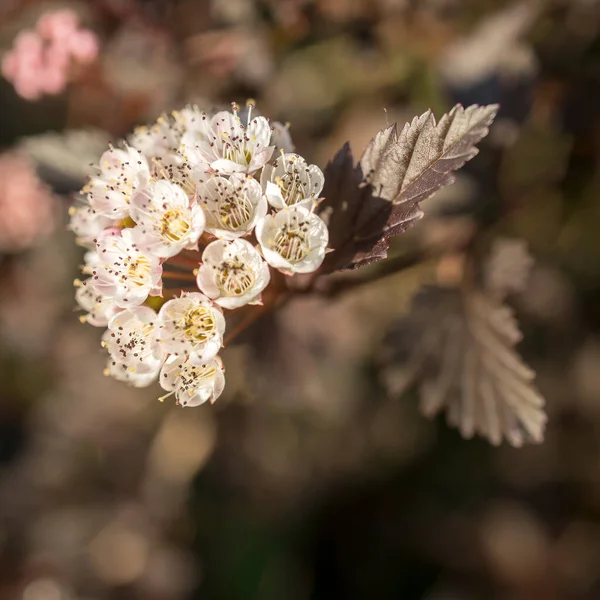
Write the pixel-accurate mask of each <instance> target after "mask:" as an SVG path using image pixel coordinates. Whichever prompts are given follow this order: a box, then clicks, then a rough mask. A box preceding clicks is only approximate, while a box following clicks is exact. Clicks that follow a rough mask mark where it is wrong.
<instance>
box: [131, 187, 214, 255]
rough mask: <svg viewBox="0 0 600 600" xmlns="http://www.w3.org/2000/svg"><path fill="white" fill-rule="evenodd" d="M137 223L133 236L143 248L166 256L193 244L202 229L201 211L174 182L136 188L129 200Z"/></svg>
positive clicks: (202, 217) (132, 216)
mask: <svg viewBox="0 0 600 600" xmlns="http://www.w3.org/2000/svg"><path fill="white" fill-rule="evenodd" d="M131 218H132V219H133V220H134V221H135V222H136V223H137V226H136V227H134V229H133V233H132V235H133V237H134V239H135V241H136V243H137V244H138V245H139V247H140V248H142V249H143V250H147V251H148V252H151V253H152V254H154V255H155V256H159V257H161V258H167V257H169V256H175V255H176V254H179V252H180V251H181V250H183V249H184V248H187V247H188V246H192V245H194V244H195V243H196V242H197V241H198V238H199V237H200V236H201V235H202V232H203V231H204V222H205V219H204V213H203V212H202V209H201V208H200V206H198V205H197V204H196V203H191V202H190V199H189V198H188V196H187V194H186V193H185V192H184V191H183V190H182V189H181V188H180V187H179V186H178V185H175V184H174V183H170V182H168V181H164V180H162V181H157V182H156V183H151V184H149V185H148V186H146V187H145V188H143V189H141V190H138V191H137V192H136V193H135V194H134V195H133V198H132V201H131Z"/></svg>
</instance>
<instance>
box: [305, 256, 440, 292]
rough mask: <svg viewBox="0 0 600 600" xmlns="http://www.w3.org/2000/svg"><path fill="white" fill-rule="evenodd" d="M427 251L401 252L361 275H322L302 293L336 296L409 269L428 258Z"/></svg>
mask: <svg viewBox="0 0 600 600" xmlns="http://www.w3.org/2000/svg"><path fill="white" fill-rule="evenodd" d="M428 257H429V256H428V254H427V252H425V251H423V250H421V251H417V252H413V253H408V254H402V255H400V256H396V257H395V258H388V259H387V260H385V261H383V262H382V263H381V267H380V268H379V269H377V270H373V271H371V272H368V273H367V274H366V275H364V276H363V277H345V278H343V279H342V278H332V277H323V278H321V279H317V280H316V281H315V283H314V284H313V285H312V286H311V287H309V288H308V289H306V290H303V291H302V293H304V294H309V293H314V294H318V295H320V296H324V297H325V298H337V296H339V295H341V294H344V293H345V292H348V291H350V290H353V289H355V288H357V287H361V286H363V285H367V284H369V283H373V282H375V281H379V280H380V279H384V278H385V277H389V276H391V275H395V274H396V273H400V272H401V271H404V270H406V269H410V268H411V267H414V266H415V265H418V264H419V263H422V262H423V261H424V260H426V259H427V258H428Z"/></svg>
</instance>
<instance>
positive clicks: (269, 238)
mask: <svg viewBox="0 0 600 600" xmlns="http://www.w3.org/2000/svg"><path fill="white" fill-rule="evenodd" d="M256 239H257V240H258V242H259V243H260V246H261V249H262V253H263V256H264V257H265V260H266V261H267V262H268V263H269V264H270V265H271V266H272V267H275V268H276V269H279V270H280V271H282V272H283V273H286V274H287V275H291V274H293V273H311V272H313V271H316V270H317V269H318V268H319V267H320V266H321V263H322V262H323V259H324V258H325V252H326V248H327V243H328V241H329V232H328V230H327V225H325V223H324V222H323V220H322V219H320V218H319V217H318V216H317V215H315V214H314V213H312V212H310V211H309V210H307V209H306V208H304V207H302V206H292V207H289V208H284V209H283V210H281V211H279V212H278V213H276V214H275V215H267V216H266V217H265V218H264V219H263V220H262V221H260V222H259V223H258V225H257V226H256Z"/></svg>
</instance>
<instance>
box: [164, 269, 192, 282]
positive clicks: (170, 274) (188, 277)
mask: <svg viewBox="0 0 600 600" xmlns="http://www.w3.org/2000/svg"><path fill="white" fill-rule="evenodd" d="M162 278H163V279H175V280H182V279H183V280H184V281H196V276H195V275H194V274H193V273H184V272H181V273H176V272H175V271H163V273H162Z"/></svg>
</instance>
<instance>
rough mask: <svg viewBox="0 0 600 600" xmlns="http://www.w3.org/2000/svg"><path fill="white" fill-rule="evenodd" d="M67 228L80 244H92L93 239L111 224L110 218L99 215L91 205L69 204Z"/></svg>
mask: <svg viewBox="0 0 600 600" xmlns="http://www.w3.org/2000/svg"><path fill="white" fill-rule="evenodd" d="M69 216H70V217H71V221H70V223H69V229H70V230H71V231H72V232H73V233H74V234H75V235H76V236H77V238H76V240H75V241H76V242H77V243H78V244H79V245H80V246H94V245H95V242H94V240H95V239H96V238H97V237H98V236H99V235H100V234H101V233H102V231H104V229H106V228H107V227H109V226H110V225H111V224H112V222H113V221H112V219H109V218H108V217H105V216H103V215H99V214H98V213H97V212H96V211H95V210H94V209H93V208H92V207H91V206H89V205H84V206H71V208H70V209H69Z"/></svg>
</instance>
